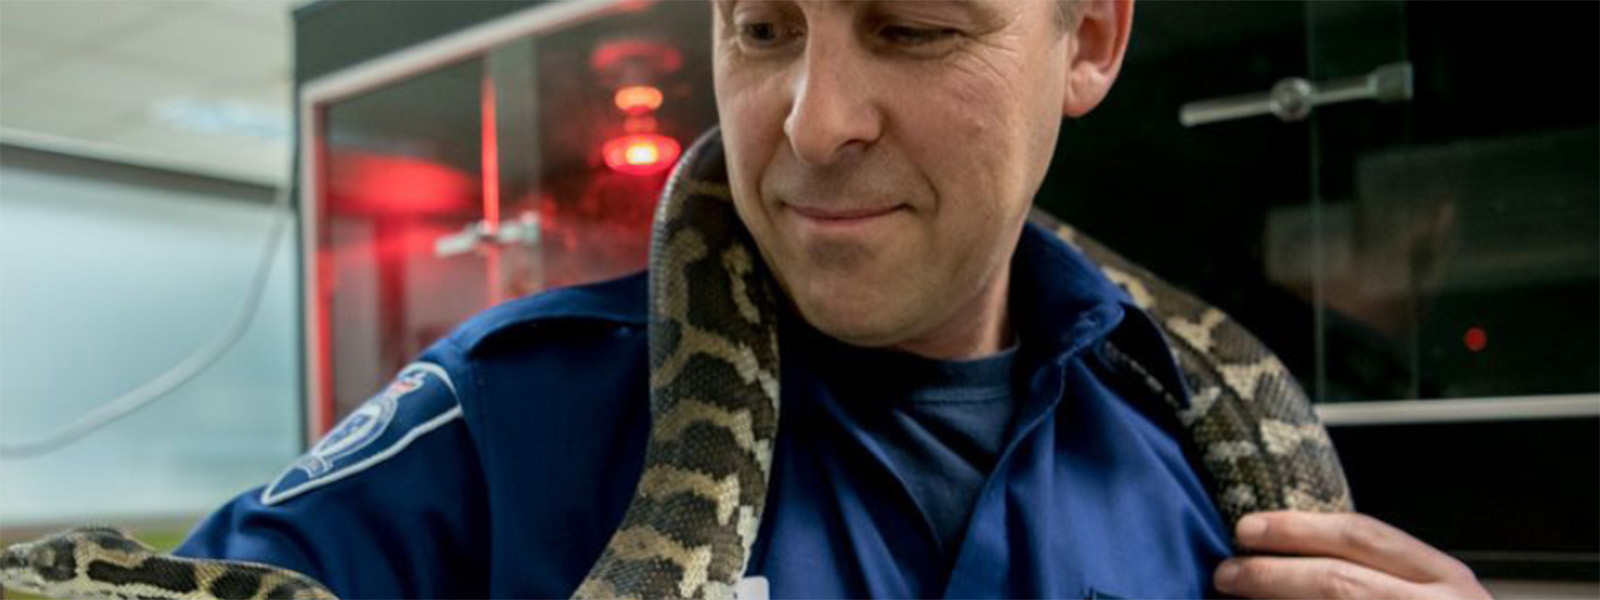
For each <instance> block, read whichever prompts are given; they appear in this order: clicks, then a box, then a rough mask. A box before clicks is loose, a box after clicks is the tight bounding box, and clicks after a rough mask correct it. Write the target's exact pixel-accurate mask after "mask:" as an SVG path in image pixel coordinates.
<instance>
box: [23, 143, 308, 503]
mask: <svg viewBox="0 0 1600 600" xmlns="http://www.w3.org/2000/svg"><path fill="white" fill-rule="evenodd" d="M270 198H271V192H270V190H265V189H263V188H259V187H252V186H247V185H239V184H231V183H227V182H222V181H217V180H208V179H203V178H198V177H189V176H182V175H175V174H166V173H161V172H156V171H148V170H141V169H135V168H130V167H124V166H117V165H111V164H106V163H99V162H94V161H89V160H83V159H75V158H68V157H60V156H55V155H49V154H43V153H38V152H33V151H30V150H22V149H18V148H15V147H9V146H7V147H4V148H0V443H4V444H16V443H21V442H25V441H29V440H33V439H36V438H37V437H38V436H40V435H42V434H44V433H46V432H48V431H50V430H52V429H54V428H55V427H58V426H60V425H62V424H65V423H67V422H68V421H70V420H71V419H73V418H75V417H77V416H79V415H81V414H83V413H84V412H85V411H88V410H90V409H92V408H93V407H95V406H97V405H99V404H101V403H104V402H106V401H107V400H110V399H112V398H114V397H116V396H118V395H121V394H123V393H125V392H127V391H128V390H131V389H133V388H134V387H136V386H138V385H139V384H141V383H143V382H144V381H146V380H147V379H149V378H151V377H153V376H156V375H157V374H160V373H161V372H163V371H165V370H166V369H167V368H169V367H170V366H171V365H173V364H174V363H177V362H178V361H181V360H183V359H184V358H185V357H187V356H188V355H189V354H190V353H192V352H193V351H194V350H195V349H196V348H198V347H200V346H202V345H205V344H206V343H207V342H209V341H210V340H211V339H213V338H214V337H215V336H217V335H218V334H219V333H220V332H221V331H222V329H223V328H224V327H225V326H226V325H227V324H228V323H229V322H230V320H231V319H232V318H233V317H234V314H235V311H237V310H238V308H239V306H240V304H241V302H242V301H243V299H244V294H245V293H246V292H247V291H248V288H249V283H250V281H251V277H252V274H253V271H254V269H255V268H256V265H257V264H258V257H259V253H260V252H261V249H262V245H263V243H264V241H265V236H266V234H267V225H268V224H269V221H270V220H269V217H270V214H271V213H270V210H271V207H270V205H269V204H268V200H269V199H270ZM292 233H293V229H292V228H290V229H286V230H285V235H284V236H283V239H282V240H280V243H279V248H278V251H277V258H276V263H275V264H274V266H273V271H272V275H271V279H270V281H269V284H268V286H267V288H266V297H265V298H263V300H262V304H261V307H260V312H259V313H258V314H257V316H256V319H255V321H254V322H253V323H252V324H251V325H250V327H249V329H248V331H247V333H246V334H245V337H244V338H243V339H241V340H240V341H239V343H238V344H237V345H236V346H235V347H234V348H233V349H232V350H231V351H230V352H229V353H228V354H227V355H226V356H225V357H223V358H222V360H220V361H219V362H217V363H216V364H215V365H213V366H212V367H211V368H210V369H209V370H207V371H206V372H204V373H202V374H201V375H199V376H198V377H197V378H195V379H194V380H193V381H191V382H190V383H188V384H187V385H184V386H183V387H180V388H179V389H177V390H176V391H175V392H173V393H172V394H171V395H169V396H167V397H165V398H162V399H160V400H157V401H156V402H155V403H154V404H153V405H150V406H149V407H148V408H147V409H144V410H141V411H139V412H137V413H135V414H133V415H131V416H129V417H128V418H127V419H125V420H122V421H119V422H117V423H114V424H112V425H110V426H108V427H106V428H104V429H102V430H100V431H98V432H96V433H94V434H92V435H90V436H88V437H87V438H85V439H83V440H82V441H80V442H78V443H75V444H72V445H70V446H67V447H65V448H62V449H61V450H59V451H56V452H54V453H51V454H47V455H42V456H38V457H34V458H23V459H0V524H3V525H5V526H7V527H31V526H36V525H45V524H56V523H70V522H80V521H86V520H109V519H110V518H119V519H145V518H171V517H184V518H187V517H195V516H200V515H202V514H204V513H205V512H207V511H209V510H210V509H211V508H213V507H215V506H216V505H218V504H220V503H222V502H223V501H225V500H226V499H228V498H229V497H231V496H233V495H234V494H236V493H238V492H240V491H243V490H245V489H247V488H249V487H251V486H254V485H258V484H261V483H264V482H266V481H267V480H269V479H270V478H271V477H272V476H274V475H275V474H276V473H277V471H279V470H280V469H282V468H283V467H284V465H286V464H288V462H289V461H290V460H291V459H292V458H293V457H294V455H295V454H296V453H297V449H298V447H299V444H300V438H299V436H300V433H299V431H300V425H299V419H300V408H299V402H300V393H299V390H300V383H299V372H298V362H299V360H300V351H299V346H298V344H299V339H298V335H297V329H298V324H297V322H296V301H297V298H298V296H297V294H298V287H299V286H298V283H297V282H296V267H295V264H294V259H293V257H294V252H293V248H294V243H295V242H294V237H293V235H292Z"/></svg>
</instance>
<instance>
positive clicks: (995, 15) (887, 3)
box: [735, 0, 1020, 25]
mask: <svg viewBox="0 0 1600 600" xmlns="http://www.w3.org/2000/svg"><path fill="white" fill-rule="evenodd" d="M735 1H737V0H735ZM1016 1H1020V0H1016ZM870 4H871V5H876V6H883V7H891V6H895V5H915V4H920V5H925V6H928V5H933V6H951V7H954V8H956V9H958V10H960V11H961V13H963V16H965V17H966V18H967V19H969V20H970V21H971V22H973V23H979V24H984V25H992V24H996V23H998V22H1000V21H1001V18H1000V12H999V11H997V10H995V7H994V6H992V5H991V3H990V2H985V1H983V0H871V2H870Z"/></svg>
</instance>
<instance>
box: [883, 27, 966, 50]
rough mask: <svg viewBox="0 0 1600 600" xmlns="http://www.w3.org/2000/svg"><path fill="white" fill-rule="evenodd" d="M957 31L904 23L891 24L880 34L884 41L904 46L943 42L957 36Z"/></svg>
mask: <svg viewBox="0 0 1600 600" xmlns="http://www.w3.org/2000/svg"><path fill="white" fill-rule="evenodd" d="M957 33H959V32H957V31H956V30H954V29H924V28H921V27H905V26H902V25H890V26H888V27H884V28H882V29H879V30H878V35H879V36H881V37H882V38H883V40H884V41H886V42H889V43H890V44H894V45H897V46H904V47H916V46H925V45H928V44H932V43H934V42H941V41H944V40H947V39H950V38H952V37H955V35H956V34H957Z"/></svg>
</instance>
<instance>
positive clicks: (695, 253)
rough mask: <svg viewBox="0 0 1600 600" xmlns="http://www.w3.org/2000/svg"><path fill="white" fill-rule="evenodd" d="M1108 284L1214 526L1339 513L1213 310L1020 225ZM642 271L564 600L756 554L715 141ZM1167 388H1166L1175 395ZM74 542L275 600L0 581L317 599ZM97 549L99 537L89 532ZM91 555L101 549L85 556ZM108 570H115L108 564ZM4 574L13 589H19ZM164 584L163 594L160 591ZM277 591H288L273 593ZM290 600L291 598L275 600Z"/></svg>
mask: <svg viewBox="0 0 1600 600" xmlns="http://www.w3.org/2000/svg"><path fill="white" fill-rule="evenodd" d="M1030 219H1031V220H1033V221H1034V222H1035V223H1038V224H1040V225H1043V226H1045V227H1047V228H1048V229H1050V230H1052V231H1054V232H1056V234H1057V235H1059V236H1060V237H1061V238H1062V239H1063V240H1065V241H1066V242H1067V243H1069V244H1070V245H1072V246H1073V247H1075V248H1077V249H1078V250H1079V251H1081V252H1082V253H1083V254H1084V255H1085V256H1087V257H1088V258H1089V259H1090V260H1091V261H1092V262H1094V263H1095V264H1096V265H1098V266H1099V267H1100V269H1101V271H1102V273H1104V274H1105V276H1106V277H1107V278H1108V279H1110V280H1111V281H1112V282H1114V283H1116V284H1117V285H1119V286H1121V287H1122V288H1123V290H1125V291H1126V292H1127V294H1128V295H1129V297H1131V298H1132V299H1133V301H1134V303H1135V304H1136V305H1137V306H1138V307H1139V308H1141V309H1142V310H1144V311H1145V312H1146V313H1147V314H1148V315H1149V316H1150V317H1151V318H1152V319H1154V321H1155V322H1156V323H1157V324H1158V325H1159V326H1160V328H1161V330H1162V331H1163V332H1164V334H1165V337H1166V341H1167V345H1168V347H1169V348H1171V350H1172V353H1173V358H1174V359H1175V361H1176V364H1177V365H1178V367H1179V371H1181V373H1182V381H1170V380H1164V378H1163V377H1161V376H1160V373H1161V372H1162V371H1161V370H1160V369H1156V368H1152V365H1145V364H1141V363H1139V362H1138V361H1136V360H1134V359H1133V358H1131V357H1130V356H1129V355H1127V354H1125V353H1122V352H1120V351H1119V350H1118V349H1117V348H1116V347H1114V346H1108V347H1107V348H1106V352H1105V355H1106V356H1107V357H1108V358H1109V359H1111V360H1113V361H1115V362H1117V363H1119V364H1120V365H1121V366H1123V367H1126V369H1127V371H1128V372H1129V373H1132V374H1134V375H1133V377H1132V379H1135V380H1136V381H1137V383H1138V384H1139V385H1141V386H1143V387H1144V388H1145V389H1146V390H1147V391H1148V392H1149V393H1151V394H1154V395H1155V396H1157V397H1159V398H1162V399H1164V400H1165V401H1166V402H1167V403H1168V405H1169V406H1170V407H1171V409H1172V410H1173V413H1174V416H1175V418H1176V421H1177V422H1178V423H1179V424H1180V426H1181V430H1182V431H1183V432H1184V433H1185V435H1184V436H1183V438H1184V439H1183V440H1181V441H1182V443H1183V444H1184V445H1185V448H1186V450H1187V451H1188V452H1189V453H1190V454H1191V456H1193V457H1194V458H1195V462H1196V463H1197V464H1199V465H1200V466H1201V476H1202V479H1204V480H1205V481H1206V483H1207V485H1208V487H1209V489H1210V491H1211V493H1212V497H1213V500H1214V503H1215V505H1216V506H1217V508H1218V510H1219V512H1220V513H1221V515H1222V517H1223V521H1224V524H1225V525H1227V526H1228V527H1229V529H1230V530H1231V528H1232V525H1233V524H1234V523H1236V522H1237V521H1238V519H1239V518H1240V517H1242V516H1243V515H1245V514H1247V513H1250V512H1255V511H1262V510H1282V509H1287V510H1309V511H1342V510H1350V509H1351V508H1352V505H1351V501H1350V494H1349V490H1348V488H1347V486H1346V484H1345V480H1344V474H1343V471H1342V468H1341V467H1340V465H1339V461H1338V458H1337V456H1336V455H1335V453H1334V450H1333V446H1332V444H1331V442H1330V441H1329V439H1328V435H1327V432H1326V430H1325V429H1324V428H1323V427H1322V425H1321V424H1320V423H1319V422H1318V420H1317V418H1316V414H1315V413H1314V412H1313V411H1312V409H1311V404H1310V402H1309V401H1308V400H1307V398H1306V396H1305V393H1304V391H1302V390H1301V388H1300V387H1299V385H1298V384H1296V383H1295V381H1294V379H1293V377H1292V376H1291V375H1290V374H1289V372H1288V370H1287V369H1286V368H1285V367H1284V365H1283V364H1282V363H1281V362H1279V361H1278V359H1277V358H1276V357H1275V356H1274V355H1273V354H1272V353H1271V352H1270V351H1268V350H1267V349H1266V347H1265V346H1264V345H1262V344H1261V342H1260V341H1258V340H1257V339H1256V338H1255V337H1253V336H1252V335H1251V334H1250V333H1249V332H1248V331H1246V330H1245V329H1244V327H1242V326H1241V325H1239V324H1238V323H1237V322H1235V321H1234V320H1232V319H1231V318H1229V317H1228V316H1227V315H1226V314H1224V313H1222V312H1221V311H1220V310H1217V309H1216V308H1214V307H1211V306H1209V305H1207V304H1205V303H1204V302H1201V301H1199V300H1198V299H1196V298H1195V297H1193V296H1191V295H1189V294H1187V293H1184V292H1183V291H1181V290H1179V289H1178V288H1176V287H1174V286H1172V285H1170V284H1167V283H1165V282H1163V281H1161V280H1160V279H1159V278H1156V277H1155V276H1153V275H1152V274H1150V273H1149V272H1147V271H1145V270H1144V269H1142V268H1140V267H1138V266H1136V265H1134V264H1132V263H1131V262H1129V261H1127V260H1125V259H1123V258H1122V257H1120V256H1118V255H1117V254H1115V253H1114V252H1111V251H1110V250H1108V249H1106V248H1105V247H1104V246H1102V245H1100V244H1099V243H1098V242H1095V241H1094V240H1093V239H1091V238H1089V237H1088V236H1085V235H1082V234H1080V233H1078V232H1077V231H1075V230H1073V229H1072V228H1070V227H1068V226H1066V225H1063V224H1061V223H1059V222H1057V221H1055V220H1054V219H1053V218H1051V217H1049V216H1048V215H1046V214H1044V213H1042V212H1040V211H1035V212H1034V214H1033V215H1032V216H1031V217H1030ZM652 235H653V238H652V242H651V243H652V246H651V256H650V299H649V302H650V324H649V338H650V342H649V343H650V352H649V356H650V405H651V415H652V423H651V429H650V438H649V441H648V443H647V445H646V451H645V452H646V454H645V462H644V468H643V470H642V472H641V476H640V481H639V484H638V486H637V489H636V491H635V494H634V497H633V498H632V500H631V502H630V504H629V505H628V508H627V510H626V512H625V513H624V516H623V518H622V523H621V525H620V526H619V527H618V529H617V530H616V532H615V533H614V534H613V536H612V537H611V539H610V541H609V542H608V543H607V544H606V546H605V548H604V550H603V551H602V553H601V555H600V557H599V560H598V561H597V562H596V563H595V564H594V566H593V567H592V569H591V570H590V572H589V574H588V575H587V576H586V577H585V578H584V579H583V581H582V583H581V584H580V585H579V587H578V589H577V591H576V592H575V596H576V597H580V598H617V597H628V598H666V597H696V598H698V597H706V598H729V597H732V596H733V593H734V589H735V586H736V585H737V583H738V581H739V579H740V578H741V577H742V575H743V573H744V569H745V566H746V565H745V563H746V561H747V560H748V557H749V553H750V548H751V546H752V544H753V543H754V542H755V537H756V532H757V529H758V525H759V523H760V522H761V514H762V510H763V508H764V506H765V501H766V490H767V483H768V478H769V476H770V474H771V470H772V452H773V442H774V440H775V439H776V438H777V433H778V408H779V398H778V390H779V384H778V373H779V368H778V366H779V363H778V348H779V344H778V333H777V332H778V318H779V314H780V312H781V310H782V301H781V297H780V296H779V295H778V293H777V292H776V290H777V288H776V284H775V283H774V282H773V280H772V277H771V274H770V273H768V272H767V271H766V269H767V267H766V266H765V265H764V264H763V263H762V261H761V260H760V259H759V256H760V255H759V253H758V252H757V250H756V247H755V244H754V241H753V240H751V239H750V237H749V234H748V232H746V231H745V229H744V228H743V226H742V225H741V224H740V221H739V219H738V217H737V215H736V214H735V213H734V210H733V208H732V195H731V192H730V190H729V187H728V184H727V174H726V166H725V164H724V162H723V156H722V145H721V139H720V137H719V136H718V134H717V132H715V131H713V132H711V133H709V134H707V135H706V136H704V137H702V138H701V139H700V141H698V142H697V143H695V144H694V146H693V147H692V148H691V149H690V151H689V152H687V153H686V154H685V157H684V159H683V160H682V161H681V162H680V163H679V165H678V167H677V169H676V170H675V171H674V172H673V175H672V176H671V178H670V179H669V181H668V184H667V187H666V190H665V192H664V193H663V195H662V201H661V203H660V204H659V206H658V207H657V214H656V223H655V228H654V231H653V232H652ZM1180 387H1181V389H1179V388H1180ZM79 533H81V531H79V530H74V531H73V532H68V533H66V534H62V535H59V536H57V537H54V538H47V539H45V540H41V541H40V542H35V543H34V546H33V547H35V548H37V547H40V546H38V545H39V544H44V545H45V546H47V547H52V548H56V549H57V550H56V551H55V553H56V554H58V555H64V554H67V553H70V554H71V555H72V556H73V557H74V560H76V561H77V563H79V564H80V565H82V564H94V563H96V562H97V561H103V562H104V561H109V562H113V563H115V564H118V565H121V568H123V569H126V570H129V571H136V572H141V573H154V572H156V571H157V570H158V569H168V568H170V566H169V565H173V564H181V565H192V567H180V569H193V570H194V572H196V573H200V572H201V570H202V569H215V570H214V571H206V572H207V573H213V572H214V573H216V574H215V575H210V574H208V575H204V576H199V575H197V576H196V578H195V579H196V581H202V580H203V581H207V582H216V581H221V580H224V579H225V578H228V577H230V576H233V577H239V576H243V575H244V574H249V575H250V576H253V577H257V578H259V579H260V580H261V581H263V582H265V581H267V578H268V577H281V579H273V580H272V581H274V582H277V581H282V582H287V583H284V584H280V586H279V587H277V588H274V589H276V590H277V592H276V593H275V592H274V591H273V590H272V589H266V586H265V585H262V586H258V589H257V590H255V594H254V595H246V596H241V595H225V594H220V593H218V592H220V591H221V590H218V589H216V586H215V585H214V584H208V585H195V586H185V587H183V588H182V589H181V590H180V589H179V588H177V587H169V586H166V585H165V584H160V583H150V582H152V581H156V580H157V579H159V578H158V577H156V576H155V575H148V574H147V575H142V576H141V577H143V579H141V580H140V582H139V583H128V582H129V581H132V580H131V579H128V578H123V579H119V580H109V579H107V578H105V577H104V574H105V573H106V571H104V570H101V571H100V572H98V573H97V572H95V571H94V570H92V569H82V568H80V569H77V570H75V571H74V578H72V579H70V580H66V581H59V582H56V583H54V584H53V585H52V586H46V587H40V586H38V585H35V583H36V582H37V581H38V577H36V576H35V574H37V573H38V572H40V571H41V569H43V566H44V565H42V564H34V563H28V564H22V563H23V562H25V561H26V560H27V559H23V558H19V559H16V560H17V561H19V564H18V567H17V568H15V569H14V568H12V562H11V561H12V560H13V559H12V558H10V556H11V554H10V553H12V552H13V550H8V551H7V552H8V554H7V557H8V558H7V559H6V560H7V561H8V562H7V563H6V564H7V569H6V571H5V572H4V574H3V576H0V581H3V582H4V583H5V585H7V586H10V587H16V588H19V589H24V590H33V591H38V592H42V593H45V594H48V595H56V596H59V597H83V598H127V597H135V596H138V597H166V598H207V599H210V598H242V597H249V598H266V597H303V598H324V597H331V594H328V593H327V591H326V590H325V589H322V588H321V586H318V585H316V584H315V583H314V582H311V581H310V580H309V579H306V578H305V577H303V576H301V575H298V574H295V573H292V572H286V571H282V570H280V569H274V568H271V567H264V566H260V565H250V564H239V563H228V562H225V561H182V562H176V561H178V560H179V559H173V558H170V557H164V556H160V555H157V554H154V553H151V552H149V551H148V549H144V550H142V552H143V554H139V553H138V552H134V551H132V550H130V548H131V546H130V545H129V544H127V543H124V542H119V541H115V540H112V541H109V542H108V541H105V539H104V538H95V537H94V536H83V535H79ZM101 533H102V535H104V534H105V532H104V531H102V532H101ZM96 539H99V540H101V541H96ZM112 557H115V558H116V560H113V559H112ZM19 573H26V574H28V577H29V578H21V577H19V575H18V574H19ZM163 581H164V580H163ZM284 585H288V586H290V587H282V586H284ZM291 591H292V592H293V594H295V595H289V596H285V595H283V594H284V593H288V592H291Z"/></svg>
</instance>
